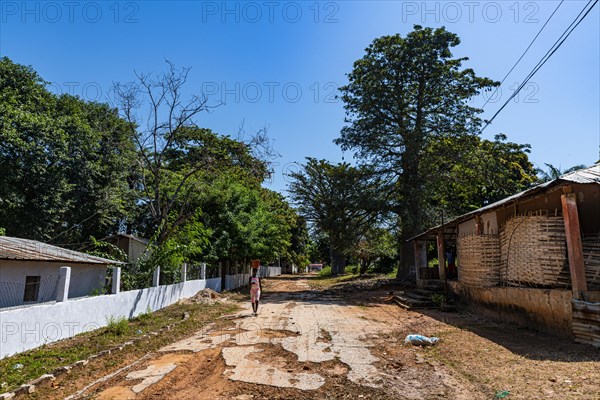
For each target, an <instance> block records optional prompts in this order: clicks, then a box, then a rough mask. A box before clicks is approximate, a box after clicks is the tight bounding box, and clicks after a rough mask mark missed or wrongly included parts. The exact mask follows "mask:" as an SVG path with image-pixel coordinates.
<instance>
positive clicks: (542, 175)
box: [536, 163, 587, 183]
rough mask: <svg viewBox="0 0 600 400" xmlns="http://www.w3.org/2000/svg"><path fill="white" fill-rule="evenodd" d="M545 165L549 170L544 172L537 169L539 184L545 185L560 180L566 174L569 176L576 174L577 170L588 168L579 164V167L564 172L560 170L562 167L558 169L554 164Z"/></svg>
mask: <svg viewBox="0 0 600 400" xmlns="http://www.w3.org/2000/svg"><path fill="white" fill-rule="evenodd" d="M544 165H545V166H546V168H547V170H546V171H544V170H543V169H541V168H538V169H536V172H537V175H538V183H544V182H548V181H552V180H554V179H558V178H560V177H561V176H562V175H564V174H568V173H569V172H575V171H577V170H580V169H583V168H586V167H587V165H583V164H579V165H575V166H573V167H571V168H567V169H565V170H562V169H561V168H560V166H558V167H556V166H554V165H552V164H548V163H544Z"/></svg>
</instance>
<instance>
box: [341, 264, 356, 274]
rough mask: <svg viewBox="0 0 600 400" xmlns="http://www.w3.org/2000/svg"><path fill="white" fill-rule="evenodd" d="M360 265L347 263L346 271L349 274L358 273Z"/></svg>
mask: <svg viewBox="0 0 600 400" xmlns="http://www.w3.org/2000/svg"><path fill="white" fill-rule="evenodd" d="M358 270H359V267H358V265H346V268H345V269H344V272H345V273H347V274H352V275H356V274H358Z"/></svg>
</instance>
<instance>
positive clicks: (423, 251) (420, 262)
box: [414, 240, 427, 279]
mask: <svg viewBox="0 0 600 400" xmlns="http://www.w3.org/2000/svg"><path fill="white" fill-rule="evenodd" d="M414 245H415V270H416V273H415V274H416V277H417V279H421V276H420V275H419V268H422V267H426V266H427V242H426V241H424V240H415V241H414Z"/></svg>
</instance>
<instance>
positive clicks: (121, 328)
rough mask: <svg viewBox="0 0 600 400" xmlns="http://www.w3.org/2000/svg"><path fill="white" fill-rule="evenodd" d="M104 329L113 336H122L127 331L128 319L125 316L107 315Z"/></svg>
mask: <svg viewBox="0 0 600 400" xmlns="http://www.w3.org/2000/svg"><path fill="white" fill-rule="evenodd" d="M106 331H107V332H108V333H111V334H113V335H115V336H123V335H126V334H127V333H129V321H128V320H127V318H124V317H120V318H116V317H112V316H111V317H108V326H107V327H106Z"/></svg>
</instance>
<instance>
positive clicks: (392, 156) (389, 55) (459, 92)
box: [336, 26, 498, 276]
mask: <svg viewBox="0 0 600 400" xmlns="http://www.w3.org/2000/svg"><path fill="white" fill-rule="evenodd" d="M459 44H460V39H459V38H458V36H457V35H455V34H453V33H451V32H448V31H446V29H445V28H438V29H431V28H422V27H420V26H415V29H414V31H412V32H410V33H409V34H408V35H406V37H402V36H400V35H393V36H383V37H381V38H378V39H375V40H374V41H373V42H372V43H371V44H370V45H369V47H367V49H366V54H365V55H364V56H363V58H361V59H359V60H358V61H356V62H355V63H354V67H353V70H352V72H351V73H349V74H348V80H349V82H348V84H347V85H346V86H343V87H342V88H340V90H341V93H342V100H343V101H344V103H345V109H346V113H347V122H348V125H347V126H346V127H344V128H343V129H342V132H341V136H340V138H338V139H337V140H336V143H337V144H339V145H341V147H342V149H344V150H354V151H355V156H356V157H357V158H358V159H359V160H361V161H362V162H364V163H367V164H369V165H372V166H373V167H374V168H375V169H377V171H378V172H379V174H380V175H381V176H382V177H385V178H386V180H387V181H388V182H389V183H390V185H389V187H390V189H391V190H392V193H393V200H394V201H393V207H392V208H393V210H394V212H395V213H396V214H397V215H398V216H399V221H400V224H401V229H400V235H399V240H400V243H401V263H400V268H399V269H398V275H399V276H406V275H408V271H409V267H410V266H411V265H412V263H413V260H414V258H413V249H412V245H411V244H409V243H406V240H407V239H408V238H410V237H412V236H413V235H414V234H416V233H418V232H419V231H420V230H422V229H423V228H424V221H425V219H426V218H425V217H426V213H427V210H426V209H425V208H424V207H423V204H424V203H425V201H424V200H426V196H427V190H426V185H425V184H426V182H427V180H430V179H435V178H436V177H435V176H427V175H425V174H424V172H423V171H422V163H421V159H422V157H423V155H424V152H426V151H427V148H428V146H429V143H430V142H431V141H432V140H434V139H436V138H444V137H450V138H461V137H468V136H470V135H475V134H476V132H477V131H478V129H479V127H480V126H481V122H482V121H481V119H480V118H479V117H478V114H479V113H480V112H481V110H480V109H477V108H475V107H472V106H471V105H469V102H468V100H469V99H472V98H473V97H475V96H477V95H479V94H480V93H481V92H482V91H485V90H490V89H491V88H493V87H495V86H497V85H498V83H497V82H494V81H492V80H491V79H488V78H481V77H478V76H477V75H476V74H475V72H474V71H473V70H472V69H468V68H463V67H462V63H463V61H465V60H467V59H466V58H453V55H452V52H451V48H452V47H455V46H457V45H459Z"/></svg>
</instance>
